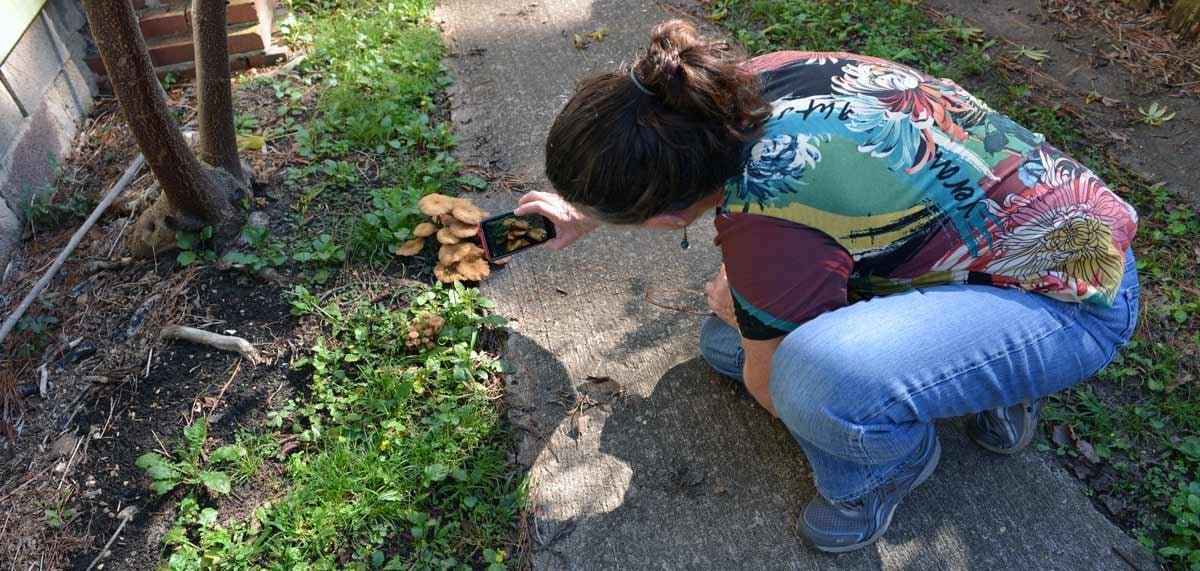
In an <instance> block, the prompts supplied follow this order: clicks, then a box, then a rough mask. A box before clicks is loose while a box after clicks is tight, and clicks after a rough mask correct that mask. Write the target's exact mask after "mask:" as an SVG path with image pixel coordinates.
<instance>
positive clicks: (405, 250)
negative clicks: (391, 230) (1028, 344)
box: [396, 238, 425, 256]
mask: <svg viewBox="0 0 1200 571" xmlns="http://www.w3.org/2000/svg"><path fill="white" fill-rule="evenodd" d="M424 247H425V239H424V238H413V239H412V240H409V241H407V242H405V243H403V244H401V245H400V247H399V248H396V255H397V256H415V255H417V254H418V253H419V252H420V251H421V249H422V248H424Z"/></svg>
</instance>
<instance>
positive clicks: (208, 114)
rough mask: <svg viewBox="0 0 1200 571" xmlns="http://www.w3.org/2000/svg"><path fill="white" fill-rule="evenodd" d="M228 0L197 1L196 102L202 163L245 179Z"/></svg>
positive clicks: (194, 37) (194, 26) (194, 29)
mask: <svg viewBox="0 0 1200 571" xmlns="http://www.w3.org/2000/svg"><path fill="white" fill-rule="evenodd" d="M225 7H226V1H225V0H194V2H193V4H192V43H193V44H194V45H195V49H196V102H197V114H198V116H199V122H200V160H202V161H204V162H206V163H208V164H210V165H212V166H214V167H221V168H223V169H225V170H226V171H228V172H229V174H231V175H233V177H234V178H236V179H242V178H244V176H243V174H242V163H241V159H239V158H238V149H237V133H236V132H235V127H234V124H233V89H232V88H231V87H230V83H229V75H230V74H229V45H228V40H227V39H226V37H227V36H226V24H225Z"/></svg>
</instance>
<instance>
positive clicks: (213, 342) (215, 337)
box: [161, 325, 262, 365]
mask: <svg viewBox="0 0 1200 571" xmlns="http://www.w3.org/2000/svg"><path fill="white" fill-rule="evenodd" d="M161 336H162V338H163V339H180V340H183V341H191V342H192V343H199V344H201V345H208V346H209V347H213V348H215V349H219V350H221V351H230V352H233V353H239V354H241V356H242V357H243V358H244V359H246V360H247V361H250V364H251V365H257V364H259V363H260V362H262V358H261V357H259V355H258V350H257V349H255V348H254V345H251V344H250V342H249V341H246V340H245V339H242V338H241V337H233V336H230V335H221V334H219V333H213V332H211V331H205V330H203V329H196V328H195V327H184V326H182V325H168V326H166V327H163V328H162V333H161Z"/></svg>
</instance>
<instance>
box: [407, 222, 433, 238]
mask: <svg viewBox="0 0 1200 571" xmlns="http://www.w3.org/2000/svg"><path fill="white" fill-rule="evenodd" d="M437 231H438V227H437V225H436V224H434V223H433V222H422V223H420V224H417V227H416V228H413V232H412V233H413V236H416V237H418V238H428V237H430V236H432V235H434V234H435V233H437Z"/></svg>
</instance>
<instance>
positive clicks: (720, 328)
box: [700, 317, 745, 380]
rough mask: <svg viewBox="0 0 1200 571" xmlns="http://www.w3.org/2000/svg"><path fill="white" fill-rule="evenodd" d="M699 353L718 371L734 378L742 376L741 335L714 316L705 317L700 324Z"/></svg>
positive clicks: (742, 354) (743, 358)
mask: <svg viewBox="0 0 1200 571" xmlns="http://www.w3.org/2000/svg"><path fill="white" fill-rule="evenodd" d="M700 354H701V355H703V356H704V360H705V361H708V364H709V365H710V366H712V368H714V369H716V370H717V372H718V373H721V374H722V375H725V376H727V377H733V378H735V379H739V380H740V379H741V378H742V365H743V364H744V360H745V357H744V355H745V353H744V351H743V350H742V336H741V334H740V333H738V330H737V329H734V328H733V327H730V326H729V325H728V324H727V323H725V322H724V321H721V320H720V319H717V318H716V317H706V318H705V319H704V323H703V324H702V325H701V326H700Z"/></svg>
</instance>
